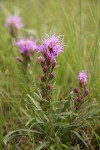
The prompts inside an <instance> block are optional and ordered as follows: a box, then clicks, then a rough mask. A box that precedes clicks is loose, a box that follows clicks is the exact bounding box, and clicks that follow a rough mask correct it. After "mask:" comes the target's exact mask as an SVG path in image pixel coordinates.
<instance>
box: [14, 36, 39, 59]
mask: <svg viewBox="0 0 100 150" xmlns="http://www.w3.org/2000/svg"><path fill="white" fill-rule="evenodd" d="M16 45H17V46H18V47H19V49H20V53H21V54H22V55H26V54H28V56H29V57H31V55H32V54H33V52H34V51H35V50H36V49H37V47H38V46H37V44H36V40H33V39H32V38H30V39H20V40H19V41H18V42H17V43H16Z"/></svg>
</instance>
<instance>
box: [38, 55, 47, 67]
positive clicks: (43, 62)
mask: <svg viewBox="0 0 100 150" xmlns="http://www.w3.org/2000/svg"><path fill="white" fill-rule="evenodd" d="M38 61H39V63H40V64H41V65H44V64H45V61H44V59H43V58H42V57H41V56H40V57H38Z"/></svg>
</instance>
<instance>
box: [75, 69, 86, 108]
mask: <svg viewBox="0 0 100 150" xmlns="http://www.w3.org/2000/svg"><path fill="white" fill-rule="evenodd" d="M87 77H88V76H87V74H86V72H85V71H84V70H82V71H81V72H80V73H79V75H78V78H79V85H80V86H79V88H78V87H76V88H74V93H75V103H76V109H79V108H80V105H81V102H83V100H85V99H86V98H87V96H88V95H89V89H88V88H87V87H86V83H87Z"/></svg>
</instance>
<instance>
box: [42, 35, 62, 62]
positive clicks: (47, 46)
mask: <svg viewBox="0 0 100 150" xmlns="http://www.w3.org/2000/svg"><path fill="white" fill-rule="evenodd" d="M60 39H61V36H55V34H53V35H52V36H48V37H47V38H45V39H43V44H42V45H41V46H40V47H39V51H40V52H41V53H42V54H43V55H44V57H46V58H47V59H52V60H54V59H55V58H56V57H57V56H58V55H59V53H60V52H63V39H62V40H60Z"/></svg>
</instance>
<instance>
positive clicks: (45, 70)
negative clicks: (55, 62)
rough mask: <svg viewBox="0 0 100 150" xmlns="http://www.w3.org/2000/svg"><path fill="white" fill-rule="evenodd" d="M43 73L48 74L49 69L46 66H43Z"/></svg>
mask: <svg viewBox="0 0 100 150" xmlns="http://www.w3.org/2000/svg"><path fill="white" fill-rule="evenodd" d="M43 71H44V72H45V73H46V72H48V67H47V66H46V65H45V66H43Z"/></svg>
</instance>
